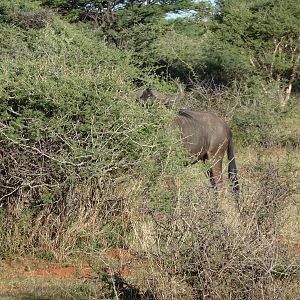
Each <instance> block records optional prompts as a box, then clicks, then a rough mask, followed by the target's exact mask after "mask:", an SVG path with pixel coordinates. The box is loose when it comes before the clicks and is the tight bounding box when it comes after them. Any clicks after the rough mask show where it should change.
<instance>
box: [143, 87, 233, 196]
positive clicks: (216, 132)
mask: <svg viewBox="0 0 300 300" xmlns="http://www.w3.org/2000/svg"><path fill="white" fill-rule="evenodd" d="M175 83H176V82H175ZM176 84H177V83H176ZM177 87H178V90H179V93H178V95H177V97H176V98H177V99H178V98H180V99H182V97H183V89H182V88H181V86H180V85H179V84H177ZM157 95H160V94H158V93H157V92H156V91H155V90H153V89H151V88H147V89H146V90H145V91H144V92H142V93H141V94H140V97H139V100H141V101H142V102H143V103H146V102H147V101H148V100H149V99H152V100H153V99H155V100H158V101H159V102H160V103H161V104H163V105H164V104H165V98H167V99H168V98H169V99H172V96H169V95H167V97H164V98H162V100H163V101H161V99H160V97H158V96H157ZM173 97H174V96H173ZM176 98H175V99H176ZM169 102H170V101H168V104H169ZM173 125H174V126H175V127H177V128H179V130H180V135H181V139H182V141H183V143H184V146H185V148H186V149H187V150H188V151H189V153H190V156H191V159H192V162H193V163H195V162H197V161H199V160H202V161H205V160H210V161H211V162H212V167H211V168H210V169H209V171H208V175H209V178H210V182H211V184H212V186H213V187H215V188H216V187H217V186H218V185H220V184H221V183H222V161H223V158H224V155H225V152H226V151H227V157H228V160H229V164H228V175H229V178H230V179H231V181H232V184H233V191H234V193H235V195H238V192H239V183H238V179H237V167H236V162H235V157H234V151H233V141H232V133H231V130H230V128H229V126H228V125H227V124H226V123H225V122H224V121H223V120H222V119H221V118H220V117H218V116H217V115H215V114H213V113H210V112H199V111H192V110H187V109H181V110H179V112H178V115H177V117H176V118H175V120H174V122H173Z"/></svg>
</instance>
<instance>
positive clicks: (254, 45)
mask: <svg viewBox="0 0 300 300" xmlns="http://www.w3.org/2000/svg"><path fill="white" fill-rule="evenodd" d="M215 21H216V24H215V28H214V30H215V32H216V33H217V36H218V39H220V41H222V42H224V43H225V44H228V45H233V46H235V47H237V48H238V49H240V51H241V53H242V54H243V55H245V56H247V57H248V61H249V64H250V65H251V66H253V68H254V71H255V73H256V74H258V75H261V76H263V78H264V79H265V80H266V81H267V82H268V83H272V84H275V85H276V87H277V91H278V96H279V99H280V104H281V105H282V106H285V105H286V104H287V103H288V102H289V99H290V96H291V92H292V89H293V87H295V85H296V82H297V78H298V77H299V71H300V68H299V59H300V50H299V48H300V6H299V2H298V1H297V0H290V1H285V0H255V1H246V0H243V1H240V0H222V1H218V3H217V11H216V14H215Z"/></svg>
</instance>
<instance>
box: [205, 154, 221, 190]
mask: <svg viewBox="0 0 300 300" xmlns="http://www.w3.org/2000/svg"><path fill="white" fill-rule="evenodd" d="M208 176H209V180H210V182H211V185H212V186H213V188H214V189H216V190H221V189H222V186H223V178H222V159H220V158H219V159H218V160H214V161H213V166H212V167H211V169H210V170H209V171H208Z"/></svg>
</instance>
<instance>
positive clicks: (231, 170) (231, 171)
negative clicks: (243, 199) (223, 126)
mask: <svg viewBox="0 0 300 300" xmlns="http://www.w3.org/2000/svg"><path fill="white" fill-rule="evenodd" d="M227 157H228V160H229V164H228V176H229V178H230V180H231V181H232V185H233V192H234V193H235V194H236V195H238V193H239V190H240V187H239V182H238V178H237V166H236V162H235V158H234V151H233V141H232V133H231V131H230V136H229V142H228V148H227Z"/></svg>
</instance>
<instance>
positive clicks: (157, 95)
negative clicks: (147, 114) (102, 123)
mask: <svg viewBox="0 0 300 300" xmlns="http://www.w3.org/2000/svg"><path fill="white" fill-rule="evenodd" d="M174 83H175V84H176V86H177V91H178V92H177V94H173V93H161V92H159V91H157V90H156V89H154V88H152V87H147V88H146V89H145V90H141V89H138V90H136V95H137V98H138V100H139V101H140V102H141V103H142V104H143V105H144V106H147V107H149V106H151V105H153V104H154V103H157V104H158V105H159V106H161V107H163V106H165V107H171V106H174V105H175V103H180V102H181V100H182V99H183V98H184V96H185V94H184V90H183V87H182V85H180V84H179V83H178V82H177V81H175V80H174Z"/></svg>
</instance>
